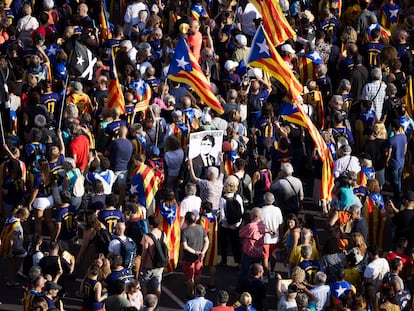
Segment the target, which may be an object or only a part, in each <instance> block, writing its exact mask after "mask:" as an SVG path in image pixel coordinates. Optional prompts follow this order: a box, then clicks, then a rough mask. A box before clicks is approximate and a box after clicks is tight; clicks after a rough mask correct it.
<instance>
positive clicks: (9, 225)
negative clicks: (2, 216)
mask: <svg viewBox="0 0 414 311" xmlns="http://www.w3.org/2000/svg"><path fill="white" fill-rule="evenodd" d="M19 226H20V220H19V218H17V217H15V216H14V215H11V216H10V217H9V218H7V220H6V222H5V224H4V227H3V230H2V231H1V234H0V241H1V244H0V258H5V257H6V256H7V255H8V254H9V251H10V245H11V244H10V241H11V240H12V239H13V234H14V230H16V228H17V227H19Z"/></svg>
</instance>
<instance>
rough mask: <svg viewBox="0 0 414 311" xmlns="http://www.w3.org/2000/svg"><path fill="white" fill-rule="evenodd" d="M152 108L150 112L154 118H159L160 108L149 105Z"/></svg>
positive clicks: (155, 105)
mask: <svg viewBox="0 0 414 311" xmlns="http://www.w3.org/2000/svg"><path fill="white" fill-rule="evenodd" d="M151 108H152V112H153V113H154V114H155V116H156V117H159V116H160V114H161V108H160V106H158V105H157V104H152V105H151Z"/></svg>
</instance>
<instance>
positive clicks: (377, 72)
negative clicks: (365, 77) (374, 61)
mask: <svg viewBox="0 0 414 311" xmlns="http://www.w3.org/2000/svg"><path fill="white" fill-rule="evenodd" d="M371 78H372V80H380V81H381V80H382V71H381V69H380V68H378V67H375V68H373V69H372V70H371Z"/></svg>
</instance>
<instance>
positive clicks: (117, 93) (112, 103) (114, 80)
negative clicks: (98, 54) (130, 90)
mask: <svg viewBox="0 0 414 311" xmlns="http://www.w3.org/2000/svg"><path fill="white" fill-rule="evenodd" d="M108 107H109V108H117V109H118V110H119V112H120V113H121V114H125V98H124V93H123V92H122V88H121V84H120V83H119V80H118V74H117V72H116V67H115V56H114V49H112V51H111V55H110V57H109V83H108Z"/></svg>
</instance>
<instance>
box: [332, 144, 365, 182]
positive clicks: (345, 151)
mask: <svg viewBox="0 0 414 311" xmlns="http://www.w3.org/2000/svg"><path fill="white" fill-rule="evenodd" d="M339 151H340V154H341V155H342V156H341V157H340V158H339V159H337V160H336V161H335V168H334V170H333V172H332V173H333V175H334V177H335V178H337V177H339V176H341V175H342V174H343V173H345V172H348V171H351V172H355V173H356V174H357V175H358V174H359V172H360V171H361V165H360V163H359V159H358V158H357V157H355V156H353V155H352V154H351V153H352V148H351V146H350V145H344V146H342V147H341V148H340V149H339Z"/></svg>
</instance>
